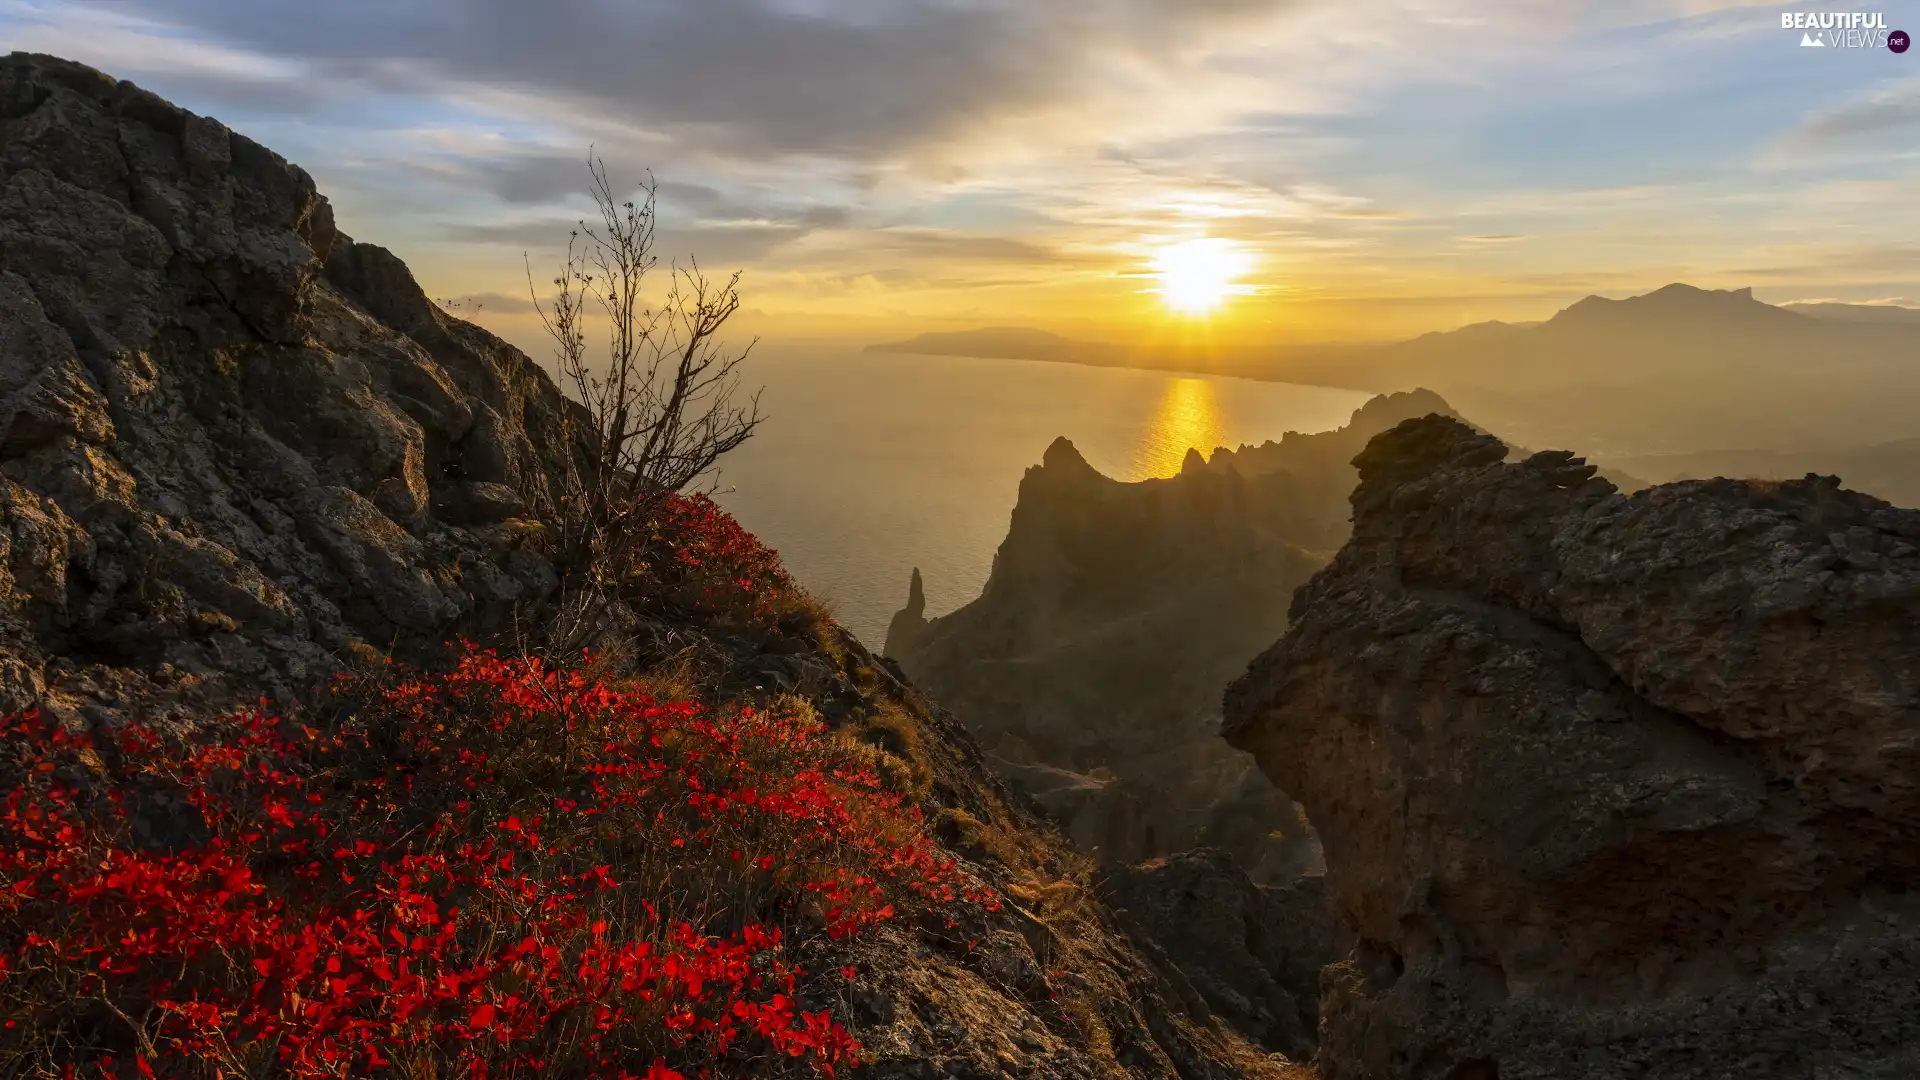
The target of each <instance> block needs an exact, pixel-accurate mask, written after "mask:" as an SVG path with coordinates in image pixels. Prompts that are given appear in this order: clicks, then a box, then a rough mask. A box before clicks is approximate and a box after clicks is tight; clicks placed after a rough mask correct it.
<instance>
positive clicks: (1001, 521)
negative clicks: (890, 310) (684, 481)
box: [715, 350, 1367, 650]
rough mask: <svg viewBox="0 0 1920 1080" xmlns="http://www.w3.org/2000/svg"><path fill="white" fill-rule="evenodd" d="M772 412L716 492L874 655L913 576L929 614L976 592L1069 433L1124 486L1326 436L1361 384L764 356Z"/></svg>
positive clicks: (797, 353) (745, 370) (845, 354)
mask: <svg viewBox="0 0 1920 1080" xmlns="http://www.w3.org/2000/svg"><path fill="white" fill-rule="evenodd" d="M742 374H743V376H744V383H743V385H744V388H745V389H749V390H751V389H753V388H755V387H758V388H760V389H761V394H762V396H761V399H760V405H761V411H762V413H763V415H764V416H765V420H764V422H763V423H762V424H761V426H760V428H759V430H758V431H757V432H756V433H755V435H754V436H753V438H752V439H750V440H749V441H748V442H747V443H745V444H744V445H743V446H741V447H740V448H739V449H737V450H735V451H734V452H733V453H731V454H729V455H728V456H727V457H726V458H725V459H723V461H722V462H721V466H720V470H719V474H718V477H717V483H718V485H719V490H718V491H717V492H716V496H715V497H716V498H717V499H718V500H719V502H720V503H721V504H722V505H723V506H725V507H726V508H727V509H728V510H730V511H731V512H732V513H733V514H734V516H735V517H737V518H739V519H740V522H741V523H742V524H743V525H745V526H746V527H747V528H748V529H750V530H752V531H753V532H754V533H755V534H756V535H758V536H759V537H760V538H761V539H762V540H764V541H765V542H767V543H768V544H771V545H772V546H773V547H774V548H776V549H778V550H779V552H780V553H781V557H782V559H783V560H784V561H785V563H786V566H787V569H788V571H789V572H790V573H792V575H793V576H794V578H795V579H796V580H797V581H798V582H799V583H800V584H801V585H802V586H804V587H805V588H806V589H807V590H808V591H809V592H811V593H812V594H813V595H814V596H816V597H818V598H819V599H821V600H822V601H824V602H825V603H826V605H827V607H828V608H829V609H830V610H831V611H832V612H833V613H834V615H835V617H836V618H837V619H838V620H839V621H840V623H841V625H843V626H845V627H847V628H848V629H849V630H851V631H853V633H854V634H856V635H857V636H858V637H859V638H860V640H861V641H862V642H864V643H866V644H867V645H868V646H869V647H871V648H874V649H876V650H877V649H879V648H880V647H881V646H882V645H883V643H884V641H885V638H886V629H887V622H888V620H889V619H891V618H892V616H893V613H894V612H895V611H897V610H899V608H900V606H901V605H902V604H903V603H905V601H906V597H907V582H908V579H909V577H910V575H911V573H912V571H913V569H914V568H915V567H918V568H919V569H920V572H921V575H922V577H923V578H924V581H925V585H926V592H927V610H928V614H929V615H940V614H944V613H946V612H948V611H951V610H953V609H955V608H957V607H959V606H961V605H963V604H965V603H967V602H968V601H970V600H972V599H973V598H975V597H976V596H978V595H979V594H980V589H981V587H982V586H983V585H984V584H985V583H986V580H987V574H988V572H989V571H990V570H991V569H992V566H993V555H994V551H995V550H996V549H997V548H998V547H999V546H1000V541H1001V540H1002V539H1004V538H1005V536H1006V532H1007V524H1008V520H1009V517H1010V515H1011V514H1012V511H1013V505H1014V502H1015V499H1016V496H1017V495H1018V493H1019V487H1020V477H1021V475H1022V474H1023V473H1024V472H1025V470H1027V469H1028V468H1030V467H1032V466H1034V465H1037V464H1039V462H1040V457H1041V455H1042V454H1043V453H1044V452H1045V451H1046V448H1047V446H1048V445H1049V444H1050V443H1052V442H1053V440H1054V439H1055V438H1056V437H1058V436H1061V435H1064V436H1066V437H1067V438H1068V439H1071V440H1072V441H1073V444H1074V445H1075V446H1076V447H1078V448H1079V450H1080V452H1081V453H1082V454H1083V455H1084V456H1085V457H1086V459H1087V461H1088V462H1089V463H1090V464H1092V465H1093V467H1094V468H1096V469H1099V470H1100V471H1101V472H1103V473H1105V474H1107V475H1108V476H1112V477H1115V478H1116V479H1121V480H1141V479H1146V478H1148V477H1156V476H1171V475H1173V474H1175V473H1178V472H1179V471H1180V464H1181V461H1182V460H1183V459H1184V458H1185V456H1186V453H1187V449H1188V448H1189V447H1197V448H1199V449H1200V450H1201V452H1202V453H1208V454H1210V453H1211V451H1212V450H1213V448H1214V447H1216V446H1230V447H1238V446H1239V445H1241V444H1242V443H1260V442H1265V441H1266V440H1268V439H1278V438H1279V437H1280V436H1281V435H1283V434H1285V433H1286V432H1288V431H1303V432H1304V431H1325V430H1329V429H1331V428H1335V427H1339V426H1341V425H1342V424H1344V423H1346V421H1347V419H1348V418H1349V417H1350V416H1351V415H1352V413H1353V411H1354V410H1355V409H1357V408H1359V407H1360V405H1361V404H1362V403H1364V402H1365V401H1366V398H1367V395H1366V394H1364V393H1361V392H1357V391H1352V390H1336V389H1330V388H1327V387H1318V386H1296V385H1292V384H1289V383H1274V382H1256V381H1252V380H1247V379H1236V378H1229V377H1220V376H1202V375H1182V374H1177V373H1168V372H1157V371H1141V370H1134V369H1128V368H1103V367H1088V366H1083V365H1078V364H1063V363H1050V362H1043V361H1032V360H1004V359H988V358H975V357H949V356H909V355H893V354H881V353H864V352H857V351H832V352H820V351H811V352H809V351H801V350H794V351H790V352H784V353H783V352H777V351H772V350H769V351H765V352H757V353H755V354H754V355H753V356H751V357H750V358H749V359H748V361H747V362H746V363H745V364H744V365H743V367H742Z"/></svg>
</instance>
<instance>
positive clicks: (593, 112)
mask: <svg viewBox="0 0 1920 1080" xmlns="http://www.w3.org/2000/svg"><path fill="white" fill-rule="evenodd" d="M1299 2H1301V0H1083V2H1076V3H1024V2H1015V0H884V2H883V0H840V2H826V0H814V2H796V0H700V2H697V3H689V2H685V0H634V2H630V3H620V4H608V3H596V2H593V0H551V2H547V3H539V4H529V3H523V2H521V0H329V2H328V3H324V4H313V3H307V2H296V0H255V2H252V3H248V4H243V5H235V4H233V3H232V2H231V0H129V2H128V3H127V4H125V5H124V7H126V8H127V9H129V10H131V11H133V12H135V13H137V14H139V15H140V16H142V17H144V18H147V19H150V20H152V21H154V22H155V23H157V24H164V25H169V26H172V27H177V28H180V29H182V30H185V31H189V32H191V33H193V34H195V35H198V36H200V37H202V38H204V39H206V40H210V41H213V42H217V43H219V45H220V47H222V48H226V49H231V50H248V51H251V52H253V53H255V54H257V55H260V56H264V57H270V58H275V59H277V60H280V61H284V62H297V63H300V64H304V65H308V66H310V67H311V69H312V71H313V72H314V73H315V75H316V77H318V78H321V79H324V80H328V81H333V82H336V83H360V82H364V81H366V80H369V79H375V80H378V81H380V82H381V84H383V85H386V86H389V87H394V88H410V89H412V90H414V91H416V92H423V93H434V92H452V91H453V90H454V89H455V88H457V89H458V91H459V92H460V93H462V94H470V93H472V92H473V91H475V90H476V89H480V88H485V89H487V90H490V91H492V92H494V93H496V94H501V95H511V94H522V95H526V96H527V97H528V98H529V99H530V102H529V103H530V104H532V105H533V107H535V108H538V109H544V110H546V112H547V115H548V116H549V117H550V118H552V119H554V120H556V121H559V122H562V123H566V124H572V123H575V122H579V121H590V122H591V126H594V127H597V128H600V129H603V130H604V129H607V128H609V127H611V126H613V125H618V126H619V127H620V128H622V129H624V131H625V133H626V134H627V136H629V137H633V138H645V137H656V138H664V139H668V140H671V141H672V142H674V143H675V144H677V145H679V146H680V147H682V148H686V147H697V148H699V149H701V150H703V151H706V152H710V153H715V154H722V155H732V156H739V157H747V158H766V157H770V156H772V157H777V156H783V155H795V156H820V155H824V156H829V157H837V158H843V159H855V160H872V159H878V158H886V157H889V156H894V155H897V154H900V153H902V152H905V151H907V150H908V149H910V148H912V147H914V146H917V145H924V144H928V143H940V142H943V141H948V140H952V139H954V138H955V137H957V136H959V135H961V134H962V133H964V132H965V131H966V130H968V129H969V128H972V127H975V126H977V125H979V124H982V123H986V122H991V121H993V120H995V119H999V118H1007V117H1018V116H1029V115H1031V114H1033V113H1034V112H1035V111H1036V110H1045V109H1047V108H1049V107H1057V106H1063V105H1071V104H1073V103H1076V102H1079V101H1082V100H1084V99H1085V98H1086V97H1087V96H1088V95H1090V94H1094V93H1096V92H1097V91H1098V88H1099V87H1100V86H1102V85H1105V84H1107V83H1108V82H1109V80H1110V76H1112V75H1113V74H1114V72H1115V70H1116V68H1128V69H1132V70H1133V73H1134V75H1135V76H1136V77H1138V76H1139V74H1140V72H1141V71H1142V70H1152V69H1155V68H1171V67H1177V66H1178V65H1179V64H1180V63H1181V62H1182V61H1183V59H1186V58H1189V57H1190V56H1192V55H1193V54H1194V53H1195V52H1196V51H1198V50H1200V49H1201V48H1202V46H1203V45H1204V44H1205V43H1207V42H1209V41H1214V40H1218V39H1220V38H1221V37H1222V36H1223V35H1229V34H1232V33H1233V32H1235V31H1236V30H1238V29H1239V28H1241V27H1244V26H1246V25H1248V24H1251V23H1257V22H1261V21H1266V20H1272V19H1274V18H1275V17H1277V16H1280V15H1282V14H1284V13H1286V12H1288V11H1290V10H1292V9H1293V8H1294V7H1295V6H1296V4H1297V3H1299ZM529 164H530V165H531V167H532V168H533V169H534V170H535V171H534V174H533V175H532V176H531V177H530V181H531V182H532V183H533V184H535V185H536V186H538V185H539V184H540V178H539V174H538V170H539V169H540V168H541V167H543V165H544V164H545V163H538V162H535V163H529Z"/></svg>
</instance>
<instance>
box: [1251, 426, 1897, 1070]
mask: <svg viewBox="0 0 1920 1080" xmlns="http://www.w3.org/2000/svg"><path fill="white" fill-rule="evenodd" d="M1506 456H1507V450H1506V448H1504V447H1503V446H1501V445H1500V444H1499V443H1498V442H1497V441H1496V440H1494V439H1491V438H1489V437H1487V436H1483V435H1479V434H1476V433H1475V432H1473V431H1472V430H1471V429H1469V428H1467V427H1466V426H1464V425H1462V424H1459V423H1457V422H1454V421H1451V420H1447V419H1443V418H1439V417H1428V418H1425V419H1420V420H1412V421H1408V422H1407V423H1404V424H1401V425H1400V426H1398V427H1397V428H1395V429H1393V430H1392V431H1390V432H1387V433H1385V434H1383V435H1381V436H1380V437H1378V438H1376V439H1375V440H1374V441H1373V442H1372V443H1371V444H1370V445H1369V446H1368V448H1367V450H1366V451H1365V452H1364V453H1363V454H1362V455H1361V456H1360V457H1359V458H1358V459H1357V460H1356V464H1357V465H1358V466H1359V468H1360V476H1361V483H1360V486H1359V487H1358V488H1357V489H1356V490H1355V492H1354V494H1353V507H1354V535H1353V539H1352V540H1351V542H1349V543H1348V545H1347V546H1346V547H1345V548H1344V549H1343V550H1342V551H1341V553H1340V554H1339V556H1338V557H1337V558H1336V559H1335V560H1334V562H1333V563H1332V565H1330V566H1329V567H1328V568H1327V569H1326V570H1324V571H1323V572H1321V573H1320V574H1319V575H1318V576H1316V577H1315V578H1314V579H1313V580H1312V581H1311V582H1310V583H1308V584H1307V585H1306V586H1305V587H1303V588H1302V589H1301V590H1300V591H1299V593H1298V594H1297V595H1296V597H1295V599H1294V604H1293V608H1292V616H1293V618H1292V626H1291V627H1290V629H1289V630H1288V631H1287V633H1286V634H1285V636H1283V637H1282V638H1281V639H1280V640H1279V641H1278V643H1276V644H1275V645H1274V646H1273V647H1272V648H1271V649H1270V650H1268V651H1267V652H1266V653H1265V654H1263V655H1262V656H1261V657H1260V658H1259V659H1258V660H1256V661H1255V662H1254V663H1253V665H1252V666H1251V668H1250V669H1249V671H1248V672H1247V674H1246V675H1245V676H1244V677H1243V678H1241V679H1240V680H1239V681H1237V682H1236V683H1234V684H1233V686H1232V687H1231V688H1230V689H1229V690H1228V693H1227V699H1226V715H1227V723H1226V727H1225V731H1226V734H1227V736H1228V739H1229V740H1230V741H1231V742H1232V743H1233V744H1234V745H1236V746H1240V747H1243V748H1245V749H1248V750H1250V751H1252V752H1253V753H1254V754H1255V756H1256V757H1257V758H1258V759H1259V761H1260V763H1261V766H1262V768H1263V769H1264V770H1265V771H1266V772H1267V774H1268V775H1269V776H1271V777H1272V778H1273V779H1274V781H1275V783H1277V784H1279V785H1281V786H1283V787H1285V788H1286V789H1287V790H1288V791H1290V792H1292V793H1294V795H1295V797H1297V798H1298V799H1300V801H1301V802H1302V803H1303V804H1304V805H1305V806H1306V808H1307V812H1308V814H1309V815H1310V817H1311V818H1312V820H1313V822H1314V824H1315V826H1316V827H1317V828H1318V830H1319V833H1320V836H1321V839H1322V842H1323V844H1324V850H1325V857H1326V862H1327V884H1328V887H1329V889H1330V891H1331V893H1332V896H1333V899H1334V902H1335V904H1336V906H1337V908H1338V910H1339V911H1340V912H1341V914H1342V916H1343V917H1344V918H1345V919H1346V920H1347V921H1348V922H1349V924H1350V925H1351V926H1352V927H1353V928H1354V929H1355V930H1356V931H1357V933H1358V934H1359V937H1360V939H1361V941H1360V944H1359V946H1358V947H1357V948H1356V950H1355V952H1354V955H1353V957H1352V959H1351V960H1350V961H1349V962H1348V963H1346V964H1344V965H1340V966H1337V967H1335V968H1332V969H1329V971H1328V978H1327V981H1326V983H1325V989H1324V995H1323V998H1322V1002H1321V1009H1322V1044H1321V1059H1320V1060H1321V1068H1322V1074H1323V1076H1324V1077H1326V1078H1327V1080H1352V1078H1365V1080H1376V1078H1378V1080H1385V1078H1394V1080H1401V1078H1408V1080H1411V1078H1415V1077H1420V1078H1425V1077H1448V1076H1452V1077H1478V1078H1492V1077H1496V1076H1497V1077H1499V1078H1500V1080H1517V1078H1534V1077H1538V1078H1543V1080H1544V1078H1547V1077H1554V1078H1564V1080H1602V1078H1605V1080H1614V1078H1621V1080H1625V1078H1629V1077H1659V1078H1663V1080H1667V1078H1673V1080H1681V1078H1694V1077H1698V1078H1702V1080H1704V1078H1708V1077H1722V1076H1740V1077H1783V1078H1784V1077H1815V1076H1821V1077H1826V1076H1831V1077H1843V1076H1844V1077H1889V1078H1891V1077H1895V1076H1912V1075H1916V1074H1917V1073H1920V902H1916V897H1915V895H1914V892H1913V889H1914V886H1915V884H1916V875H1917V874H1920V768H1916V766H1917V765H1920V760H1916V757H1917V756H1920V512H1914V511H1907V510H1898V509H1895V508H1893V507H1890V506H1888V505H1887V504H1885V503H1883V502H1880V501H1878V500H1876V499H1873V498H1870V497H1868V496H1865V495H1860V494H1857V493H1854V492H1850V491H1845V490H1842V489H1840V488H1839V486H1838V484H1837V482H1836V481H1834V480H1832V479H1831V478H1821V477H1812V476H1810V477H1808V478H1807V479H1805V480H1801V481H1793V482H1788V483H1759V482H1735V481H1726V480H1718V481H1691V482H1686V483H1679V484H1670V485H1666V486H1662V487H1656V488H1651V489H1648V490H1645V491H1641V492H1638V493H1636V494H1635V495H1633V496H1631V497H1625V496H1621V495H1619V494H1617V493H1616V492H1615V490H1614V488H1613V486H1612V485H1611V484H1609V483H1607V482H1606V481H1604V480H1599V479H1595V478H1594V477H1593V469H1592V467H1591V466H1587V465H1585V464H1584V463H1583V462H1582V461H1581V460H1580V459H1578V458H1575V457H1573V456H1572V455H1570V454H1566V453H1562V452H1555V453H1543V454H1536V455H1534V456H1532V457H1530V458H1527V459H1526V460H1524V461H1521V462H1519V463H1517V464H1505V463H1503V462H1504V459H1505V458H1506Z"/></svg>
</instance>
